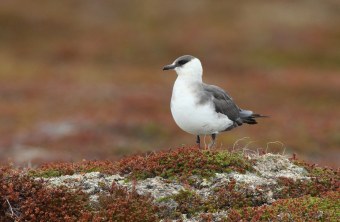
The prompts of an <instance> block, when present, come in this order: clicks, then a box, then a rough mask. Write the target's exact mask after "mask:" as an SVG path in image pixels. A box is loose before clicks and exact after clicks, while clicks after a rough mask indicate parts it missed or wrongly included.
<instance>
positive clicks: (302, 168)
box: [0, 148, 340, 221]
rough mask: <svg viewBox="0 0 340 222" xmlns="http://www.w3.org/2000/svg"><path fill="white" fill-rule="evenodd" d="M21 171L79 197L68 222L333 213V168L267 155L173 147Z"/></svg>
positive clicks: (323, 216) (329, 216) (292, 217)
mask: <svg viewBox="0 0 340 222" xmlns="http://www.w3.org/2000/svg"><path fill="white" fill-rule="evenodd" d="M26 175H29V178H30V179H33V180H34V183H39V184H43V185H42V187H43V188H44V189H47V190H49V191H53V192H56V191H58V190H60V189H62V191H65V192H70V193H71V194H78V195H80V194H81V196H82V198H85V200H84V202H81V204H80V205H82V204H83V205H84V206H86V207H84V209H79V210H78V211H79V212H76V213H71V216H69V215H68V214H67V215H68V217H66V218H67V219H68V220H69V221H77V220H78V221H155V220H156V221H157V220H159V221H240V220H245V221H268V220H269V221H273V220H274V221H299V220H300V221H337V220H338V218H339V213H340V201H339V197H340V193H339V171H337V170H333V169H327V168H319V167H316V166H313V165H308V164H305V163H302V162H299V161H297V160H296V159H294V158H293V159H289V158H287V157H286V156H283V155H278V154H271V153H267V154H263V155H245V154H244V153H241V152H232V153H231V152H228V151H226V150H219V151H202V150H198V149H196V148H180V149H177V150H173V151H167V152H159V153H154V154H151V155H147V156H134V157H130V158H126V159H123V160H121V161H118V162H116V163H110V162H83V163H79V164H59V165H46V166H42V167H40V168H39V169H36V170H30V171H27V173H26ZM2 177H3V178H6V176H4V175H3V176H2ZM3 181H4V179H3V180H2V182H3ZM3 186H6V185H3ZM2 189H3V190H4V188H2ZM13 190H15V189H13V188H12V192H13ZM18 192H19V193H20V191H18ZM2 193H4V192H3V191H2ZM5 194H6V192H5ZM7 195H9V194H8V190H7ZM54 198H55V197H54ZM57 198H58V197H57ZM61 198H64V199H63V200H65V197H61ZM143 198H144V199H143ZM10 199H11V198H10V196H9V197H8V198H2V201H3V202H6V203H3V206H5V207H6V208H7V210H5V211H4V214H3V215H7V217H8V218H11V219H13V220H19V221H20V220H24V218H25V220H28V221H30V220H31V221H33V219H32V218H35V219H36V217H33V216H32V214H33V215H34V214H36V213H34V212H35V211H33V213H32V212H31V214H28V215H26V217H25V216H24V215H25V213H23V212H22V211H21V210H20V201H22V199H21V200H20V201H17V203H16V202H15V201H14V200H12V201H10ZM14 199H15V198H14ZM24 199H25V198H24ZM28 199H29V198H28ZM7 201H8V202H7ZM26 201H27V200H26ZM73 201H74V200H73ZM69 202H70V201H69ZM11 203H13V206H12V205H11ZM40 204H41V203H40ZM45 204H46V203H45ZM67 204H69V203H67ZM67 204H66V205H67ZM77 204H78V205H79V203H77ZM33 205H34V206H35V208H38V209H39V210H38V211H37V212H41V211H43V212H44V214H46V215H47V214H48V210H44V209H43V206H40V207H39V206H37V205H36V204H33ZM64 205H65V204H64ZM9 206H11V207H9ZM132 206H134V207H132ZM30 207H32V204H31V205H30V206H29V207H28V208H30ZM26 208H27V206H26ZM144 208H145V209H144ZM11 209H12V210H11ZM13 209H15V210H14V211H13ZM85 209H86V210H85ZM0 212H1V211H0ZM11 212H13V213H11ZM103 212H105V213H103ZM60 214H62V215H63V214H65V213H64V212H63V213H60ZM127 214H129V215H130V216H131V215H133V216H131V217H127V216H126V215H127ZM0 215H1V214H0ZM58 216H60V215H55V217H56V218H58ZM41 218H43V217H41ZM64 218H65V216H64Z"/></svg>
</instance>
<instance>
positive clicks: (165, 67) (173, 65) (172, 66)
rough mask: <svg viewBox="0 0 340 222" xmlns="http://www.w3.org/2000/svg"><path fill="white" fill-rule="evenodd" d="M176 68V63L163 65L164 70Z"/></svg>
mask: <svg viewBox="0 0 340 222" xmlns="http://www.w3.org/2000/svg"><path fill="white" fill-rule="evenodd" d="M174 68H176V65H175V64H171V65H166V66H164V67H163V71H164V70H171V69H174Z"/></svg>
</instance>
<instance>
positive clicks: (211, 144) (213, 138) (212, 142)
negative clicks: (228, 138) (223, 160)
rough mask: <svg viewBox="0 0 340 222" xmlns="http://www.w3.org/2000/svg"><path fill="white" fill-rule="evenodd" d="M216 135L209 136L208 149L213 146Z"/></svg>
mask: <svg viewBox="0 0 340 222" xmlns="http://www.w3.org/2000/svg"><path fill="white" fill-rule="evenodd" d="M215 139H216V134H211V143H210V144H209V146H208V148H209V149H210V148H212V147H214V145H215Z"/></svg>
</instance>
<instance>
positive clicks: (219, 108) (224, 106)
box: [203, 84, 242, 123]
mask: <svg viewBox="0 0 340 222" xmlns="http://www.w3.org/2000/svg"><path fill="white" fill-rule="evenodd" d="M203 89H204V92H205V93H207V94H210V95H212V96H213V103H214V105H215V110H216V112H218V113H222V114H224V115H226V116H228V118H229V119H230V120H232V121H234V122H240V123H242V121H241V119H240V108H239V107H238V106H237V105H236V104H235V103H234V101H233V99H232V98H231V97H230V96H229V95H228V94H227V93H226V92H225V91H224V90H223V89H221V88H220V87H218V86H214V85H207V84H203Z"/></svg>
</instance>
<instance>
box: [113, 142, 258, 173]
mask: <svg viewBox="0 0 340 222" xmlns="http://www.w3.org/2000/svg"><path fill="white" fill-rule="evenodd" d="M118 168H119V169H120V172H122V173H132V175H131V177H134V178H137V179H145V178H148V177H155V176H161V177H163V178H173V177H179V178H180V179H187V178H188V177H189V176H190V175H193V174H194V175H200V176H203V177H209V176H212V175H213V174H214V173H217V172H230V171H238V172H245V171H247V170H248V171H252V170H253V168H252V166H251V164H250V162H249V161H248V160H246V159H245V158H244V157H243V156H242V155H241V154H239V153H230V152H228V151H226V150H222V151H221V150H216V149H215V150H210V151H205V150H200V149H198V148H196V147H189V148H179V149H175V150H170V151H161V152H157V153H154V154H151V155H150V156H147V157H142V156H134V157H130V158H125V159H123V160H121V161H120V162H119V165H118Z"/></svg>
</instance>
